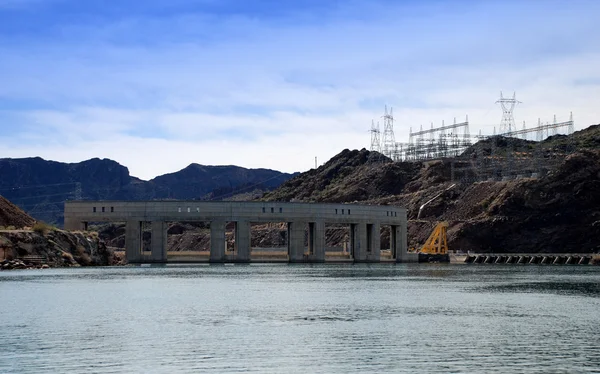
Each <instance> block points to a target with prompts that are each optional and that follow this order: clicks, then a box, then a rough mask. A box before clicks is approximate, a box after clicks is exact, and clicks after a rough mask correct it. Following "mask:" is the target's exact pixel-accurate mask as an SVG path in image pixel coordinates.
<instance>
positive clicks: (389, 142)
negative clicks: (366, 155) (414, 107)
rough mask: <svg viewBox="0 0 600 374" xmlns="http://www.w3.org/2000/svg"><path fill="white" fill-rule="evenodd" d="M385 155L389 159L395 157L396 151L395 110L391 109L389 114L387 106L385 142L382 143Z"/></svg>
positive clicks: (384, 125)
mask: <svg viewBox="0 0 600 374" xmlns="http://www.w3.org/2000/svg"><path fill="white" fill-rule="evenodd" d="M382 148H383V154H384V155H386V156H387V157H389V158H392V157H393V153H394V151H395V149H396V139H395V137H394V114H393V109H392V108H390V112H389V113H388V110H387V105H386V107H385V113H384V115H383V141H382Z"/></svg>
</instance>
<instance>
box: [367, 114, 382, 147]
mask: <svg viewBox="0 0 600 374" xmlns="http://www.w3.org/2000/svg"><path fill="white" fill-rule="evenodd" d="M370 132H371V152H379V153H381V136H380V135H381V133H380V131H379V122H377V125H375V121H371V131H370Z"/></svg>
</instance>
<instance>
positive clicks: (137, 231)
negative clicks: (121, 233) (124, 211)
mask: <svg viewBox="0 0 600 374" xmlns="http://www.w3.org/2000/svg"><path fill="white" fill-rule="evenodd" d="M125 257H126V258H127V261H128V262H140V261H141V260H142V223H141V222H140V221H127V224H126V225H125Z"/></svg>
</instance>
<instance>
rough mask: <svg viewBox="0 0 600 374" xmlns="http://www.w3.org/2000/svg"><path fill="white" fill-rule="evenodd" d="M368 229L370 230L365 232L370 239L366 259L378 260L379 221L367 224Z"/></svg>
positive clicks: (370, 260)
mask: <svg viewBox="0 0 600 374" xmlns="http://www.w3.org/2000/svg"><path fill="white" fill-rule="evenodd" d="M367 228H368V230H370V232H369V233H368V234H367V235H368V237H369V240H370V243H369V248H370V249H371V250H370V251H369V254H368V257H367V261H369V262H379V260H380V259H381V225H380V224H379V222H375V223H372V224H370V225H367Z"/></svg>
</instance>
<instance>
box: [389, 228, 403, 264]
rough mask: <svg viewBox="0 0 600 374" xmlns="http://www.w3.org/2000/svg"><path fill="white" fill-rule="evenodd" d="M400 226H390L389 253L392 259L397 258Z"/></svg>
mask: <svg viewBox="0 0 600 374" xmlns="http://www.w3.org/2000/svg"><path fill="white" fill-rule="evenodd" d="M400 235H401V234H400V226H398V225H391V226H390V252H391V253H392V259H394V260H395V259H397V258H398V248H399V247H400V242H399V238H400Z"/></svg>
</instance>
